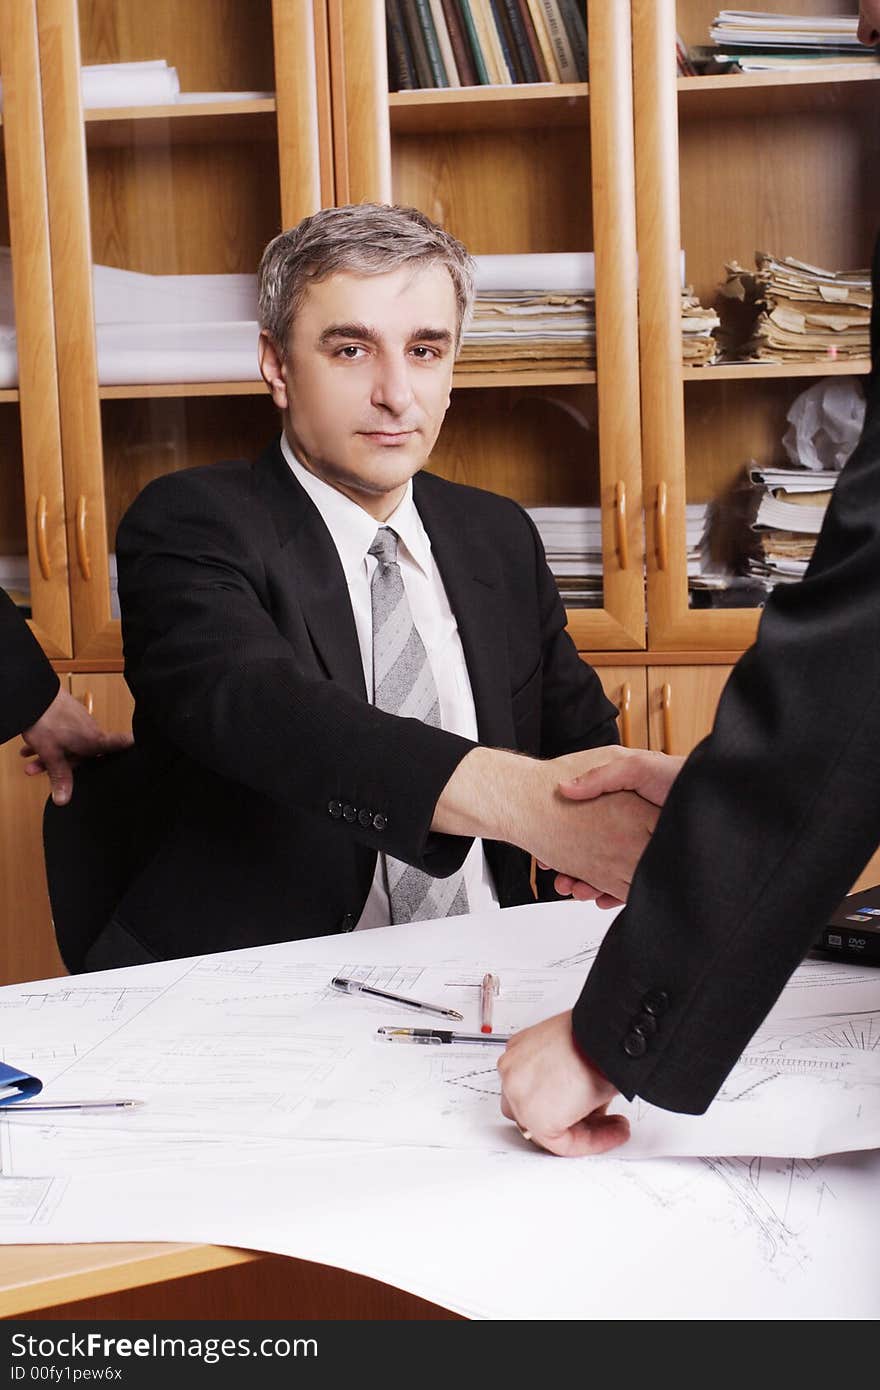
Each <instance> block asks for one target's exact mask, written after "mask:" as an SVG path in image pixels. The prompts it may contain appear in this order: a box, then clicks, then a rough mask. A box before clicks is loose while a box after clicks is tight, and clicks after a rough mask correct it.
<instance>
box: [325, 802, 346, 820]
mask: <svg viewBox="0 0 880 1390" xmlns="http://www.w3.org/2000/svg"><path fill="white" fill-rule="evenodd" d="M327 810H328V811H329V812H330V814H331V816H332V817H333V819H334V820H339V817H340V816H341V815H342V802H341V801H328V803H327Z"/></svg>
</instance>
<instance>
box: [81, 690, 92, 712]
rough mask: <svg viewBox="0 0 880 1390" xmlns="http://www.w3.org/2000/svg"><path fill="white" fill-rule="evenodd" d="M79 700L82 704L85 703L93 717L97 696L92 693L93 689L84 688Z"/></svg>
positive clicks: (86, 708)
mask: <svg viewBox="0 0 880 1390" xmlns="http://www.w3.org/2000/svg"><path fill="white" fill-rule="evenodd" d="M79 702H80V704H81V705H85V710H86V714H90V715H92V717H94V714H95V697H94V695H93V694H92V692H91V690H84V691H83V693H82V695H80V697H79Z"/></svg>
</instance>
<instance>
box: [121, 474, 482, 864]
mask: <svg viewBox="0 0 880 1390" xmlns="http://www.w3.org/2000/svg"><path fill="white" fill-rule="evenodd" d="M237 506H238V507H239V508H241V509H242V510H246V499H241V498H237V497H233V498H231V499H230V497H228V496H225V495H223V496H221V495H219V494H218V492H217V490H216V489H215V488H213V487H212V486H210V485H209V484H208V483H207V482H206V481H205V480H204V479H203V478H201V479H200V478H194V477H193V476H192V475H189V476H188V475H186V474H181V475H178V476H176V477H170V478H164V479H160V480H158V481H157V482H155V483H153V484H151V485H150V486H149V487H148V488H146V489H145V490H144V492H143V493H142V494H141V495H140V497H139V498H138V499H137V501H136V502H135V503H134V505H133V507H132V508H131V509H130V510H129V512H128V513H127V515H126V517H125V518H124V520H123V522H122V525H121V526H120V529H119V535H118V540H117V553H118V557H119V575H120V598H121V601H122V610H123V633H124V642H125V658H126V676H127V679H128V682H129V685H130V686H131V689H132V691H133V693H134V695H135V698H136V700H137V729H138V739H139V741H140V739H141V737H142V735H145V737H146V739H147V740H148V739H149V736H150V731H151V730H156V731H158V733H159V735H160V736H161V738H162V739H163V740H166V741H167V742H170V743H171V744H173V745H175V746H176V747H177V748H178V749H179V750H180V751H181V752H183V753H184V754H185V755H186V756H187V757H188V758H190V759H192V760H193V761H194V762H196V763H198V764H200V765H201V766H202V767H204V768H207V769H209V770H210V771H212V772H214V773H216V774H218V775H219V776H221V777H223V778H226V779H229V780H231V781H233V782H236V783H239V784H243V785H245V786H248V787H250V788H252V789H254V790H256V791H258V792H261V793H262V794H264V795H265V796H267V797H269V798H271V799H273V800H275V801H276V802H278V803H280V804H282V805H284V806H289V807H292V808H294V809H297V810H299V811H304V812H306V813H310V814H314V815H315V816H319V817H321V818H323V819H324V820H325V821H326V819H327V816H328V812H329V814H330V815H338V814H339V813H341V811H342V803H350V804H352V805H354V806H361V807H363V806H371V807H373V808H375V809H376V810H377V811H380V812H381V814H380V816H379V818H378V819H379V822H380V823H379V824H378V825H377V823H376V820H375V818H374V820H373V821H371V823H370V824H369V825H366V826H364V825H361V824H353V825H352V826H351V827H350V829H351V833H352V835H353V836H354V838H356V839H358V840H360V841H361V843H363V844H364V845H366V846H368V847H369V848H370V849H374V850H380V851H384V852H386V853H388V854H392V855H394V856H395V857H396V858H399V859H402V860H405V861H406V862H407V863H411V864H415V865H417V866H418V867H419V868H421V869H423V870H424V871H425V872H426V873H431V874H433V875H435V876H438V877H443V876H445V875H448V874H450V873H452V872H454V871H455V870H456V869H458V868H459V867H460V865H461V863H462V862H463V860H464V857H465V855H466V853H467V850H468V848H469V846H470V843H471V842H470V841H469V840H466V839H462V838H460V837H456V836H445V835H436V834H433V833H432V832H431V830H430V824H431V820H432V818H433V813H434V807H435V805H436V802H437V799H438V797H439V796H440V793H441V792H442V790H443V788H444V787H445V785H446V783H447V781H448V780H449V778H450V777H451V775H452V773H453V772H454V770H455V768H456V767H457V766H458V763H459V762H460V761H461V759H462V758H463V757H464V756H465V754H466V753H468V752H469V751H470V750H471V748H472V747H474V745H473V744H472V743H471V742H469V741H468V740H467V739H464V738H459V737H458V735H455V734H450V733H447V732H445V731H443V730H442V729H435V728H431V727H429V726H428V725H426V724H423V723H421V721H419V720H414V719H401V718H398V717H395V716H393V715H390V714H386V713H384V712H382V711H380V710H376V709H375V708H374V707H373V706H372V705H370V704H368V703H367V702H366V701H365V700H363V699H358V698H357V697H356V696H354V695H352V694H350V693H349V692H348V691H346V690H344V689H342V688H340V686H339V685H338V684H335V683H334V682H333V681H330V680H325V679H320V678H318V677H316V676H315V675H313V674H311V673H306V672H304V671H303V670H302V669H301V667H300V664H299V663H298V662H297V660H296V659H295V656H294V652H293V650H292V648H291V646H290V644H289V643H288V642H287V641H286V639H285V638H284V637H283V635H282V634H281V633H280V632H279V630H278V628H277V626H276V624H275V621H274V619H273V617H272V615H271V613H270V612H269V610H268V607H267V606H266V603H265V602H264V595H265V593H266V578H265V574H264V571H263V566H262V561H261V557H260V545H259V543H258V540H257V542H255V539H254V532H253V531H248V530H247V528H246V527H245V526H244V525H243V524H242V523H241V519H240V517H239V516H238V515H236V514H235V513H236V507H237ZM331 804H333V805H334V809H333V810H331V809H330V808H331Z"/></svg>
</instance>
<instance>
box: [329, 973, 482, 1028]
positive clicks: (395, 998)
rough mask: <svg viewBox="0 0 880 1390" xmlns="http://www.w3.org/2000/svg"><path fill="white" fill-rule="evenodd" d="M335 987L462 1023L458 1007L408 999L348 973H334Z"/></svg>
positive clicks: (332, 981) (332, 983) (403, 995)
mask: <svg viewBox="0 0 880 1390" xmlns="http://www.w3.org/2000/svg"><path fill="white" fill-rule="evenodd" d="M330 983H331V985H332V986H333V988H334V989H341V990H342V991H343V993H344V994H370V995H373V996H374V997H375V998H376V999H390V1000H391V1001H392V1003H394V1004H407V1005H408V1006H409V1008H411V1009H421V1010H422V1012H423V1013H426V1014H440V1015H441V1016H442V1017H443V1018H454V1019H457V1021H458V1022H459V1023H461V1021H462V1019H463V1018H464V1014H460V1013H459V1012H458V1009H445V1008H444V1007H443V1005H442V1004H426V1003H425V1001H424V1000H423V999H408V998H407V997H406V995H405V994H392V993H391V991H390V990H388V989H377V988H376V986H375V985H366V984H363V983H362V982H361V981H360V980H349V979H348V977H347V976H346V975H334V976H333V979H332V980H331V981H330Z"/></svg>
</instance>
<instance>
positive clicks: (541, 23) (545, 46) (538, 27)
mask: <svg viewBox="0 0 880 1390" xmlns="http://www.w3.org/2000/svg"><path fill="white" fill-rule="evenodd" d="M526 4H527V5H528V7H529V14H530V15H531V16H532V23H533V24H534V26H535V33H536V35H537V38H538V43H539V44H540V46H541V53H542V54H543V55H544V62H545V63H546V65H547V75H548V77H549V78H550V81H551V82H561V81H562V78H561V77H560V75H559V64H558V63H557V61H556V54H555V53H554V51H553V44H552V43H551V41H550V31H549V30H548V28H547V19H546V16H545V14H544V8H543V6H542V4H541V0H526Z"/></svg>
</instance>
